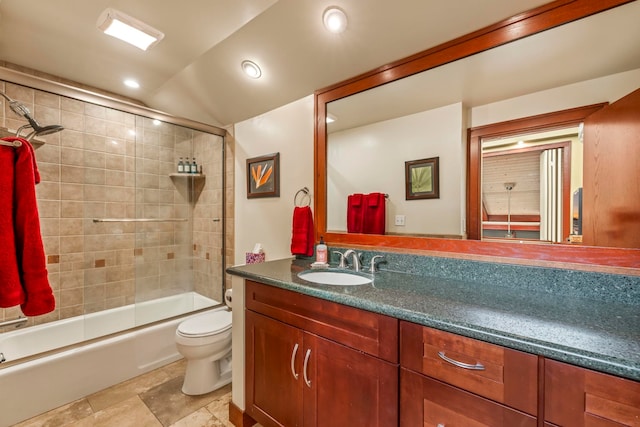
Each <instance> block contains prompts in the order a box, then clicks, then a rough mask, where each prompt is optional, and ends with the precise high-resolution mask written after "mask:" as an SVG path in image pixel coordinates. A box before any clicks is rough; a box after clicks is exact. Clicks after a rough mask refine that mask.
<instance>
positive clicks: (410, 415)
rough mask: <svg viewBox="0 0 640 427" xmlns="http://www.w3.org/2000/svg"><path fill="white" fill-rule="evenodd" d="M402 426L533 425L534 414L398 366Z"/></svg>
mask: <svg viewBox="0 0 640 427" xmlns="http://www.w3.org/2000/svg"><path fill="white" fill-rule="evenodd" d="M400 385H401V390H400V425H401V426H402V427H414V426H415V427H423V426H424V427H427V426H429V427H436V426H439V427H440V426H446V427H536V426H537V418H536V417H534V416H531V415H529V414H525V413H522V412H520V411H516V410H515V409H512V408H509V407H507V406H504V405H500V404H498V403H495V402H492V401H491V400H488V399H484V398H482V397H480V396H477V395H475V394H472V393H469V392H466V391H464V390H461V389H459V388H457V387H453V386H451V385H448V384H445V383H443V382H441V381H437V380H434V379H433V378H430V377H427V376H426V375H420V374H418V373H416V372H413V371H410V370H408V369H406V368H401V369H400Z"/></svg>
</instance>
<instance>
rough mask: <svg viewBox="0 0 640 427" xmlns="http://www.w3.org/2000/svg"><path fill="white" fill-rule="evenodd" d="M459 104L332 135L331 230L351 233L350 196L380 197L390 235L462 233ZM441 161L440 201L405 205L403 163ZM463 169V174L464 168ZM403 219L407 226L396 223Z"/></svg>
mask: <svg viewBox="0 0 640 427" xmlns="http://www.w3.org/2000/svg"><path fill="white" fill-rule="evenodd" d="M465 125H466V122H465V121H464V108H463V105H462V104H461V103H456V104H452V105H448V106H446V107H441V108H436V109H433V110H429V111H423V112H420V113H416V114H411V115H408V116H404V117H400V118H397V119H392V120H386V121H384V122H379V123H374V124H371V125H366V126H361V127H358V128H354V129H349V130H346V131H341V132H336V133H332V134H331V135H330V137H329V144H328V153H327V156H328V159H327V165H328V169H329V171H328V174H327V175H328V179H327V192H328V204H327V209H328V212H327V226H328V229H329V230H332V231H345V232H346V231H347V197H348V196H349V194H352V193H372V192H380V193H386V194H388V195H389V198H388V200H387V212H386V215H387V217H386V218H387V226H386V231H387V233H415V234H457V235H459V234H462V231H461V229H462V218H464V206H463V199H464V194H462V193H463V191H464V181H465V176H464V173H461V172H460V168H461V165H462V167H463V168H464V163H461V162H462V159H463V158H464V156H465V144H466V141H465V139H464V138H463V133H462V132H461V129H464V127H465ZM431 157H439V169H440V174H439V176H440V179H439V181H440V198H439V199H423V200H406V198H405V162H406V161H411V160H418V159H424V158H431ZM463 170H464V169H463ZM395 215H404V216H405V226H396V225H395V224H394V218H395Z"/></svg>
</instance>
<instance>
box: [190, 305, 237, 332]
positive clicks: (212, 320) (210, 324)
mask: <svg viewBox="0 0 640 427" xmlns="http://www.w3.org/2000/svg"><path fill="white" fill-rule="evenodd" d="M229 328H231V311H230V310H218V311H213V312H209V313H205V314H200V315H198V316H195V317H193V318H191V319H189V320H185V321H184V322H182V323H180V325H178V333H179V334H180V335H184V336H190V337H194V336H198V337H203V336H208V335H215V334H217V333H219V332H223V331H225V330H227V329H229Z"/></svg>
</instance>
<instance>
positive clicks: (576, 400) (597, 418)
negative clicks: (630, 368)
mask: <svg viewBox="0 0 640 427" xmlns="http://www.w3.org/2000/svg"><path fill="white" fill-rule="evenodd" d="M544 389H545V391H544V393H545V394H544V405H545V420H547V421H549V422H552V423H554V424H557V425H559V426H565V427H581V426H585V427H620V426H634V427H637V426H640V383H639V382H636V381H631V380H625V379H622V378H617V377H614V376H612V375H607V374H603V373H600V372H595V371H590V370H588V369H584V368H580V367H578V366H572V365H568V364H566V363H561V362H556V361H554V360H548V359H546V360H545V384H544Z"/></svg>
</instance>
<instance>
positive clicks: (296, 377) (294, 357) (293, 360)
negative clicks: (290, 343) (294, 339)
mask: <svg viewBox="0 0 640 427" xmlns="http://www.w3.org/2000/svg"><path fill="white" fill-rule="evenodd" d="M297 353H298V344H297V343H296V345H295V347H293V351H292V352H291V373H292V374H293V378H295V379H298V373H297V372H296V366H295V361H296V354H297Z"/></svg>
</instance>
